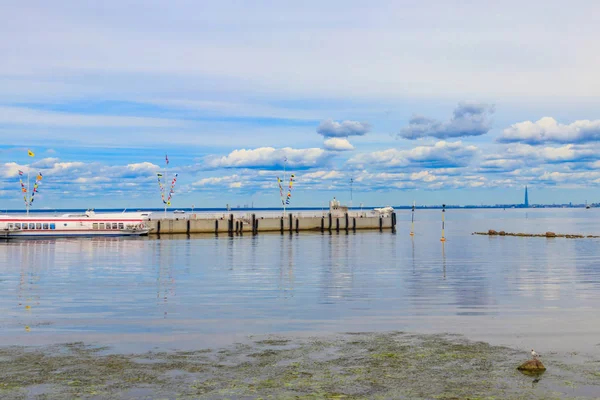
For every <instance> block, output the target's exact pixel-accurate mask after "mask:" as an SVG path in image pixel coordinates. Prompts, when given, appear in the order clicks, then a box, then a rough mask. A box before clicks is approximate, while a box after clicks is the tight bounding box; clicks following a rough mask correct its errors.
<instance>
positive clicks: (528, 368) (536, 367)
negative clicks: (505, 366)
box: [517, 359, 546, 374]
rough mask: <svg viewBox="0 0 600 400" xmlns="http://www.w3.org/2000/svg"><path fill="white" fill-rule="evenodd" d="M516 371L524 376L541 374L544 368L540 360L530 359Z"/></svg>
mask: <svg viewBox="0 0 600 400" xmlns="http://www.w3.org/2000/svg"><path fill="white" fill-rule="evenodd" d="M517 369H518V370H519V371H521V372H523V373H524V374H541V373H542V372H544V371H545V370H546V367H544V364H542V362H541V361H540V360H538V359H532V360H529V361H525V362H524V363H523V364H521V365H519V367H518V368H517Z"/></svg>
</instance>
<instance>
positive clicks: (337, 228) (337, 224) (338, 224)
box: [335, 217, 340, 232]
mask: <svg viewBox="0 0 600 400" xmlns="http://www.w3.org/2000/svg"><path fill="white" fill-rule="evenodd" d="M335 231H336V232H339V231H340V219H339V217H338V218H336V219H335Z"/></svg>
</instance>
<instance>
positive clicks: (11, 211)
mask: <svg viewBox="0 0 600 400" xmlns="http://www.w3.org/2000/svg"><path fill="white" fill-rule="evenodd" d="M590 206H591V208H596V207H598V206H600V205H596V204H592V205H590ZM377 207H381V205H379V206H363V207H348V209H349V210H361V209H362V210H372V209H374V208H377ZM392 207H393V208H394V209H395V210H410V209H412V206H406V205H403V206H392ZM445 207H446V209H470V210H472V209H506V208H508V209H538V208H586V205H585V204H573V205H566V204H535V205H530V206H529V207H524V206H523V205H522V204H518V205H517V204H507V205H493V206H489V205H480V206H475V205H465V206H461V205H451V204H447V205H446V206H445ZM442 208H443V207H442V206H441V205H432V206H415V209H416V210H438V209H442ZM94 210H95V211H96V212H122V211H123V210H127V211H154V212H164V208H145V207H141V208H95V209H94ZM175 210H182V211H185V212H186V213H195V212H230V211H231V212H239V211H281V210H282V208H281V207H235V208H233V207H232V208H230V209H229V210H228V209H227V208H225V207H215V208H210V207H209V208H196V207H194V209H193V210H192V208H191V207H190V208H185V207H177V208H174V207H173V208H172V209H168V210H167V212H169V213H172V212H173V211H175ZM321 210H328V208H327V207H287V208H286V211H321ZM84 211H86V209H85V208H45V209H30V210H29V212H30V213H51V212H64V213H67V212H84ZM23 212H25V210H24V209H4V210H2V209H0V214H14V213H23Z"/></svg>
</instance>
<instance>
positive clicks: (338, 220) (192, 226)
mask: <svg viewBox="0 0 600 400" xmlns="http://www.w3.org/2000/svg"><path fill="white" fill-rule="evenodd" d="M147 224H148V227H149V228H150V229H151V230H150V234H151V235H170V234H182V233H183V234H194V233H214V234H229V235H240V234H250V235H252V234H254V235H256V234H258V233H260V232H281V233H284V232H290V233H291V232H302V231H313V232H314V231H317V232H333V231H335V232H340V231H343V232H348V231H358V230H381V231H383V230H390V231H395V228H396V213H395V212H389V213H377V212H373V211H368V212H343V213H340V212H333V213H332V212H328V213H323V214H321V215H317V214H312V215H307V214H306V213H293V212H291V213H286V215H285V216H284V215H283V214H279V215H273V214H272V213H271V214H261V213H247V214H239V213H238V214H235V213H225V214H190V215H186V216H183V217H175V218H158V219H156V218H151V219H150V220H149V221H147Z"/></svg>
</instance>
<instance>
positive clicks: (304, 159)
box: [205, 147, 331, 168]
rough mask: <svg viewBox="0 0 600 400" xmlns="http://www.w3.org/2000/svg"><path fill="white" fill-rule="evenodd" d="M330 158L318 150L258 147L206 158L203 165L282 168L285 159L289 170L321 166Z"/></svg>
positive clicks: (213, 166) (212, 166)
mask: <svg viewBox="0 0 600 400" xmlns="http://www.w3.org/2000/svg"><path fill="white" fill-rule="evenodd" d="M330 157H331V155H330V154H328V153H327V152H326V151H325V150H323V149H319V148H309V149H292V148H290V147H285V148H282V149H275V148H273V147H260V148H257V149H248V150H246V149H241V150H234V151H232V152H231V153H229V154H228V155H226V156H223V157H218V156H211V157H207V158H206V160H205V165H206V166H208V167H210V168H283V165H284V159H285V158H287V166H288V167H289V168H310V167H319V166H322V165H323V164H325V163H326V162H327V160H329V158H330Z"/></svg>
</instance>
